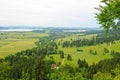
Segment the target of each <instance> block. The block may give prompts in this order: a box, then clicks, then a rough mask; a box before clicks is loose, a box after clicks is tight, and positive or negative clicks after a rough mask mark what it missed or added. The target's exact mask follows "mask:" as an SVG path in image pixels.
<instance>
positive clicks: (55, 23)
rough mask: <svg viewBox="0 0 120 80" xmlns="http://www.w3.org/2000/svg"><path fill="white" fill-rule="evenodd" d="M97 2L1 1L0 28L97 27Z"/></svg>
mask: <svg viewBox="0 0 120 80" xmlns="http://www.w3.org/2000/svg"><path fill="white" fill-rule="evenodd" d="M99 3H100V0H0V26H9V25H10V26H15V25H28V26H47V27H48V26H52V27H98V24H97V21H96V19H95V18H94V16H95V13H96V10H95V9H94V8H95V7H98V5H99Z"/></svg>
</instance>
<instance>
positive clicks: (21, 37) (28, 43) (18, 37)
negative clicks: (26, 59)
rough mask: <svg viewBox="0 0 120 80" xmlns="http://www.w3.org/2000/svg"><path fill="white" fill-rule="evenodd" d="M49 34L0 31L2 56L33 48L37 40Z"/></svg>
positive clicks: (0, 51) (0, 54)
mask: <svg viewBox="0 0 120 80" xmlns="http://www.w3.org/2000/svg"><path fill="white" fill-rule="evenodd" d="M43 36H48V34H45V33H44V34H43V33H36V32H0V58H2V57H4V56H7V55H9V54H14V53H16V52H18V51H21V50H26V49H30V48H33V47H34V46H35V42H36V41H37V40H38V39H39V38H40V37H43Z"/></svg>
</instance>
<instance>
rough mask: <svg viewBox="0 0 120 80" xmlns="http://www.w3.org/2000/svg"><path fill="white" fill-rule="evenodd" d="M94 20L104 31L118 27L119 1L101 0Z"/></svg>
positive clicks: (119, 20) (119, 17) (119, 21)
mask: <svg viewBox="0 0 120 80" xmlns="http://www.w3.org/2000/svg"><path fill="white" fill-rule="evenodd" d="M101 3H102V4H101V5H99V7H98V8H96V9H97V10H98V11H99V12H98V13H96V18H97V20H98V22H99V24H101V27H103V28H104V29H105V30H106V31H108V30H109V29H110V28H115V29H116V28H118V27H120V0H101Z"/></svg>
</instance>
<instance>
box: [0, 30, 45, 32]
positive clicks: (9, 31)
mask: <svg viewBox="0 0 120 80" xmlns="http://www.w3.org/2000/svg"><path fill="white" fill-rule="evenodd" d="M36 30H37V31H38V30H39V31H41V30H43V29H0V31H6V32H13V31H18V32H19V31H20V32H22V31H36Z"/></svg>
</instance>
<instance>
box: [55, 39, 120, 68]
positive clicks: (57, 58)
mask: <svg viewBox="0 0 120 80" xmlns="http://www.w3.org/2000/svg"><path fill="white" fill-rule="evenodd" d="M69 40H70V39H69ZM104 48H108V49H109V51H111V50H115V51H118V52H120V49H119V48H120V41H116V42H115V44H112V45H110V46H107V44H106V43H104V44H99V45H93V46H84V47H79V48H78V49H81V50H83V52H77V48H76V47H72V48H62V47H61V46H60V47H59V50H63V51H64V52H65V57H67V54H71V55H72V58H73V60H72V61H68V60H67V59H66V58H65V61H64V64H66V63H67V64H70V65H72V66H74V67H76V66H77V61H78V59H79V58H80V59H81V60H83V59H85V60H86V61H87V62H88V64H89V65H91V64H92V63H93V62H95V63H97V62H99V61H100V60H103V59H109V58H112V55H111V54H110V53H106V54H105V55H103V49H104ZM90 50H93V51H97V55H93V54H90V53H89V51H90ZM53 57H54V59H55V61H56V62H62V59H60V55H58V54H57V55H53Z"/></svg>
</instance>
